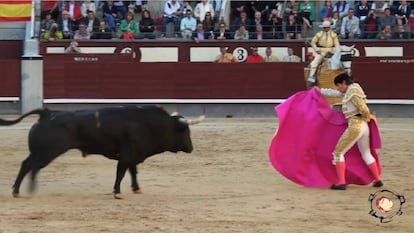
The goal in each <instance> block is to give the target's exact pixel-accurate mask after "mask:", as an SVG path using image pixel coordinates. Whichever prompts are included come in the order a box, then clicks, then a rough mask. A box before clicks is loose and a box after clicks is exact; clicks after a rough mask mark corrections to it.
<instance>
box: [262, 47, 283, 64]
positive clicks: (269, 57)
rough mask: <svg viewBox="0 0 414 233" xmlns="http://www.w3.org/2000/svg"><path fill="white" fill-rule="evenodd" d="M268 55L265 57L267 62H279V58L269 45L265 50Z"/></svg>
mask: <svg viewBox="0 0 414 233" xmlns="http://www.w3.org/2000/svg"><path fill="white" fill-rule="evenodd" d="M265 53H266V56H265V57H264V61H265V62H279V61H280V60H279V58H277V57H276V56H274V55H272V48H270V47H267V48H266V50H265Z"/></svg>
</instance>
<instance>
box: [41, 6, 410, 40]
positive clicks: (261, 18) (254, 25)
mask: <svg viewBox="0 0 414 233" xmlns="http://www.w3.org/2000/svg"><path fill="white" fill-rule="evenodd" d="M160 1H161V2H162V3H161V4H160ZM155 3H157V4H155ZM412 6H414V1H407V0H401V1H396V0H372V1H369V0H360V1H356V0H355V1H346V0H337V1H331V0H326V1H310V0H303V1H295V0H286V1H268V0H254V1H232V0H201V1H188V0H147V1H144V0H135V1H122V0H100V1H93V0H47V1H41V28H40V38H41V39H43V40H61V39H75V40H88V39H124V40H133V39H155V38H168V37H172V38H177V39H178V38H180V39H183V40H194V41H196V42H200V41H204V40H228V39H231V40H272V39H286V40H296V39H302V38H309V37H312V36H313V34H314V30H313V29H314V28H315V27H318V26H319V25H320V23H321V22H322V21H329V22H330V23H331V29H332V30H333V31H335V32H336V33H337V34H338V35H339V37H340V38H341V39H378V40H388V39H410V38H411V36H412V35H414V12H413V13H412V12H411V9H412ZM157 7H158V8H159V9H158V8H157ZM412 33H413V34H412Z"/></svg>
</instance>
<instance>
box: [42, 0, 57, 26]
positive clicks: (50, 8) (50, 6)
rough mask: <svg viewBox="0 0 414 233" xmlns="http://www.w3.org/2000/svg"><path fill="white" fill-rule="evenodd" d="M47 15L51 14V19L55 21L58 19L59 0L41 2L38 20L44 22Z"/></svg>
mask: <svg viewBox="0 0 414 233" xmlns="http://www.w3.org/2000/svg"><path fill="white" fill-rule="evenodd" d="M47 14H51V16H52V19H53V20H54V21H57V20H58V18H59V14H60V11H59V0H49V1H42V5H41V12H40V19H41V20H44V19H45V18H46V15H47Z"/></svg>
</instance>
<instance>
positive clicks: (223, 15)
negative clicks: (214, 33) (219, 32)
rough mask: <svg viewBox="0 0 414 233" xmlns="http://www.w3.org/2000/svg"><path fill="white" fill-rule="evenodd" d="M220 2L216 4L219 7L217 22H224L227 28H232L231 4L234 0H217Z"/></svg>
mask: <svg viewBox="0 0 414 233" xmlns="http://www.w3.org/2000/svg"><path fill="white" fill-rule="evenodd" d="M215 1H217V2H220V4H216V7H219V12H220V13H219V14H217V17H218V19H217V20H216V22H220V23H224V25H226V30H230V15H231V12H232V8H231V4H232V2H234V1H231V0H215Z"/></svg>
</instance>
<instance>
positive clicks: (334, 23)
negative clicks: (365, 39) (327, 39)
mask: <svg viewBox="0 0 414 233" xmlns="http://www.w3.org/2000/svg"><path fill="white" fill-rule="evenodd" d="M330 22H331V30H332V31H333V32H335V33H336V34H340V32H341V19H340V18H339V13H338V12H334V13H333V14H332V18H331V20H330Z"/></svg>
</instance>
